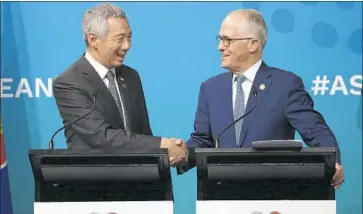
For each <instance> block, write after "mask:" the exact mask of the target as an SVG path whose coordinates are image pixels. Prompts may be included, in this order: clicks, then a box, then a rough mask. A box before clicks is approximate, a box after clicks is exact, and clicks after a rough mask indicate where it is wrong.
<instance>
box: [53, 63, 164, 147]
mask: <svg viewBox="0 0 363 214" xmlns="http://www.w3.org/2000/svg"><path fill="white" fill-rule="evenodd" d="M116 77H117V81H118V85H119V89H120V93H121V97H122V99H123V103H124V108H125V114H126V120H127V124H128V131H127V132H126V131H125V130H124V125H123V121H122V117H121V114H120V113H119V111H118V109H117V106H116V103H115V101H114V100H113V98H112V96H111V93H110V92H109V90H108V89H107V87H106V85H105V84H104V82H103V81H102V79H101V78H100V76H99V75H98V73H97V72H96V71H95V69H94V68H93V67H92V66H91V64H90V63H89V62H88V61H87V59H86V58H85V57H84V56H82V57H81V58H80V59H79V60H78V61H77V62H75V63H74V64H73V65H72V66H71V67H70V68H68V69H67V70H66V71H65V72H63V73H62V74H60V75H59V76H58V77H57V78H56V79H55V80H54V83H53V93H54V96H55V99H56V103H57V106H58V110H59V113H60V115H61V117H62V118H63V123H64V125H67V124H69V123H70V122H71V121H73V120H74V119H76V118H78V117H80V116H81V115H83V114H85V113H86V112H87V111H89V110H90V109H91V108H92V104H93V95H96V104H95V109H94V111H92V113H91V114H89V115H88V116H86V117H85V118H83V119H81V120H79V121H78V122H76V123H74V124H73V125H71V126H70V127H68V128H66V129H65V136H66V138H67V146H68V148H78V149H103V148H105V149H107V148H160V142H161V139H160V138H159V137H154V136H152V131H151V128H150V123H149V117H148V112H147V108H146V104H145V98H144V92H143V89H142V84H141V81H140V77H139V74H138V73H137V72H136V71H135V70H134V69H132V68H130V67H128V66H126V65H123V66H122V67H121V68H117V69H116Z"/></svg>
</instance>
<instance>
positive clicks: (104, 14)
mask: <svg viewBox="0 0 363 214" xmlns="http://www.w3.org/2000/svg"><path fill="white" fill-rule="evenodd" d="M111 17H114V18H124V19H126V14H125V12H124V11H123V10H122V9H121V8H119V7H118V6H116V5H114V4H111V3H102V4H99V5H97V6H95V7H93V8H91V9H89V10H87V11H86V12H85V13H84V14H83V20H82V32H83V39H84V40H85V41H86V45H88V40H87V35H88V34H89V33H91V32H92V33H94V34H95V35H96V36H98V37H101V38H105V37H106V36H107V33H108V24H107V21H108V19H109V18H111Z"/></svg>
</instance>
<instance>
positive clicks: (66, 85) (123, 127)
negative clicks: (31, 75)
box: [53, 3, 187, 163]
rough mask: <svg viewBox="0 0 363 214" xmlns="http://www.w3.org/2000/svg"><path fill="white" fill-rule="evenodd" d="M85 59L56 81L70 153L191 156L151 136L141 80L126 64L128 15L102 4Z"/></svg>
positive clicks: (177, 143)
mask: <svg viewBox="0 0 363 214" xmlns="http://www.w3.org/2000/svg"><path fill="white" fill-rule="evenodd" d="M82 31H83V37H84V40H85V43H86V46H87V50H86V53H85V54H84V55H82V56H81V57H80V59H78V61H76V62H75V63H74V64H72V65H71V66H70V67H69V68H68V69H67V70H66V71H64V72H63V73H61V74H60V75H59V76H58V77H57V78H56V79H55V81H54V84H53V91H54V96H55V99H56V103H57V106H58V110H59V112H60V115H61V117H62V119H63V123H64V125H69V124H70V123H72V121H75V120H77V119H79V118H80V117H82V116H83V115H84V114H85V113H87V112H88V113H89V114H87V116H85V117H83V118H82V119H79V120H78V121H77V122H75V123H73V124H72V125H70V126H68V127H67V128H66V129H65V136H66V138H67V146H68V148H69V149H101V150H102V149H106V150H107V149H111V150H114V149H118V148H119V149H124V148H125V149H126V148H167V149H168V151H169V155H170V161H171V162H172V163H173V162H174V161H182V160H183V159H184V158H186V155H187V150H186V147H185V144H184V143H183V142H182V140H180V139H168V138H161V137H155V136H153V133H152V131H151V127H150V123H149V117H148V111H147V108H146V103H145V97H144V92H143V88H142V84H141V80H140V76H139V74H138V72H137V71H136V70H134V69H133V68H131V67H129V66H127V65H125V64H124V59H125V57H126V54H127V52H128V50H129V49H130V47H131V38H132V32H131V28H130V25H129V22H128V19H127V17H126V15H125V12H124V11H123V10H122V9H121V8H119V7H117V6H116V5H113V4H109V3H103V4H100V5H97V6H95V7H93V8H91V9H90V10H87V11H86V12H85V13H84V16H83V22H82Z"/></svg>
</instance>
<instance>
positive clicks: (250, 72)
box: [232, 59, 262, 111]
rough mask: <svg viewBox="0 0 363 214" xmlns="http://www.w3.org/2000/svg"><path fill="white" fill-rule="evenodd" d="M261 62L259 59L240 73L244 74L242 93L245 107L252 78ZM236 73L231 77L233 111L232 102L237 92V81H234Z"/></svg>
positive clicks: (234, 100)
mask: <svg viewBox="0 0 363 214" xmlns="http://www.w3.org/2000/svg"><path fill="white" fill-rule="evenodd" d="M261 63H262V60H261V59H260V60H259V61H258V62H256V63H255V64H254V65H252V66H251V67H250V68H249V69H247V70H246V71H245V72H243V74H242V75H244V76H245V78H246V79H245V81H243V83H242V88H243V93H244V101H245V103H244V106H245V108H246V106H247V101H248V98H249V95H250V91H251V88H252V83H253V80H254V79H255V76H256V73H257V71H258V69H259V68H260V66H261ZM236 77H237V75H236V74H233V78H232V100H233V111H234V104H235V102H236V92H237V81H236Z"/></svg>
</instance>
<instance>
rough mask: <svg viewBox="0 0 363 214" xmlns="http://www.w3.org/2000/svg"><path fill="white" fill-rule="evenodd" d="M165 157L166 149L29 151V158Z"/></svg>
mask: <svg viewBox="0 0 363 214" xmlns="http://www.w3.org/2000/svg"><path fill="white" fill-rule="evenodd" d="M137 154H139V155H142V156H165V155H168V150H167V149H161V148H160V149H157V148H156V149H84V150H83V149H53V150H52V149H31V150H29V155H30V156H43V157H45V156H53V157H54V156H59V157H60V156H67V157H70V156H78V157H79V156H119V155H137Z"/></svg>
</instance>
